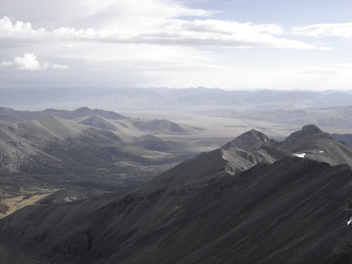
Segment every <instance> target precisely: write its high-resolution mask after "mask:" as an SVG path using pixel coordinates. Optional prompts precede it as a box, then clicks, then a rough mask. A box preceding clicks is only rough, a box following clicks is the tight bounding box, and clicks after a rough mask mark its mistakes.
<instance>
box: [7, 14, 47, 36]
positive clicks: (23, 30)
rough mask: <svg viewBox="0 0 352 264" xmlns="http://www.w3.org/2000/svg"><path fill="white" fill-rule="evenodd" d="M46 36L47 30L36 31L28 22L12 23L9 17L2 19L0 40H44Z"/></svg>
mask: <svg viewBox="0 0 352 264" xmlns="http://www.w3.org/2000/svg"><path fill="white" fill-rule="evenodd" d="M45 35H46V32H45V29H43V28H40V29H38V30H34V29H33V28H32V25H31V24H30V23H28V22H26V23H25V22H22V21H16V22H14V23H13V22H12V21H11V20H10V19H9V18H8V17H6V16H5V17H3V18H2V19H0V38H3V39H8V38H13V39H38V40H40V39H43V38H44V37H45Z"/></svg>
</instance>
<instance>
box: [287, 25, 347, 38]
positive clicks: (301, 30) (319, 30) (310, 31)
mask: <svg viewBox="0 0 352 264" xmlns="http://www.w3.org/2000/svg"><path fill="white" fill-rule="evenodd" d="M292 32H293V34H296V35H303V36H310V37H322V36H328V37H342V38H347V39H349V38H352V22H350V23H339V24H315V25H309V26H305V27H294V28H292Z"/></svg>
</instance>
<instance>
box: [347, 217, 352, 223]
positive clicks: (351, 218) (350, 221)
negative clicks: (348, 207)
mask: <svg viewBox="0 0 352 264" xmlns="http://www.w3.org/2000/svg"><path fill="white" fill-rule="evenodd" d="M351 223H352V216H351V217H350V220H348V221H347V225H350V224H351Z"/></svg>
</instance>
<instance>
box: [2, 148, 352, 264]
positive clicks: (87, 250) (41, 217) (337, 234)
mask: <svg viewBox="0 0 352 264" xmlns="http://www.w3.org/2000/svg"><path fill="white" fill-rule="evenodd" d="M219 157H220V158H221V155H220V153H219V152H218V151H214V152H211V153H208V154H203V155H201V156H199V157H197V158H195V159H193V160H189V161H187V162H185V163H183V164H180V165H179V166H177V167H175V168H174V169H172V170H170V171H168V172H166V173H165V174H163V175H161V176H160V177H158V178H156V179H155V180H153V181H152V182H151V183H149V184H147V185H145V186H143V187H140V188H138V189H135V190H133V191H131V192H129V193H124V194H114V195H109V196H105V197H104V196H103V197H100V198H96V199H93V200H87V201H84V202H79V203H78V202H76V203H69V204H61V205H60V204H58V205H50V206H47V205H42V206H31V207H26V208H24V209H22V210H20V211H18V212H16V213H15V214H13V215H11V216H9V217H7V218H5V219H2V220H0V241H1V248H2V249H3V250H2V251H1V252H3V257H4V258H5V259H11V261H13V263H129V264H132V263H187V264H188V263H212V264H213V263H349V262H348V261H351V260H352V248H351V246H350V245H351V243H352V229H351V227H350V226H349V225H348V224H347V221H348V219H349V217H350V216H352V212H351V211H349V208H347V207H348V205H349V201H350V199H351V188H352V187H351V184H350V183H351V180H352V172H351V170H350V169H349V167H348V166H335V167H331V166H330V165H328V164H326V163H317V162H315V161H311V160H307V159H299V158H285V159H283V160H280V161H278V162H275V163H274V164H271V165H257V166H255V167H253V168H252V169H249V170H247V171H245V172H242V173H239V174H237V175H236V176H235V177H234V176H230V175H228V174H226V173H225V172H224V170H223V169H222V168H221V167H222V166H223V165H224V164H219V162H221V159H219ZM207 162H208V163H207ZM204 164H207V165H206V166H205V167H204V169H203V170H202V171H197V169H200V168H202V165H204ZM192 168H193V171H194V173H193V174H192ZM5 245H6V246H5ZM4 249H6V251H7V254H9V255H6V253H5V251H4ZM24 254H26V258H27V259H26V260H25V261H21V260H20V259H21V257H23V256H25V255H24ZM10 256H11V257H10ZM22 260H23V259H22ZM30 260H31V261H33V262H30Z"/></svg>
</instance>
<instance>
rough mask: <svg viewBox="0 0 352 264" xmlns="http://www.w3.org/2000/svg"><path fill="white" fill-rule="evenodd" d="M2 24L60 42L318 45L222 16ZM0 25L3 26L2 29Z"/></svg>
mask: <svg viewBox="0 0 352 264" xmlns="http://www.w3.org/2000/svg"><path fill="white" fill-rule="evenodd" d="M1 21H2V22H1V23H0V27H2V28H4V29H5V30H4V33H2V34H0V37H2V38H14V39H25V38H28V39H29V40H37V41H43V42H44V41H45V42H48V41H56V42H57V41H59V42H60V41H61V42H70V41H71V42H72V41H80V42H110V43H130V44H157V45H181V46H205V47H230V48H284V49H315V48H318V47H316V46H315V45H312V44H306V43H304V42H300V41H296V40H290V39H286V38H278V37H275V36H274V35H278V34H283V33H284V31H283V29H282V28H281V26H280V25H277V24H260V25H255V24H252V23H238V22H233V21H221V20H213V19H206V20H181V19H169V20H167V21H163V23H161V24H159V25H157V26H155V27H154V28H152V29H148V30H142V31H131V30H129V29H126V30H95V29H92V28H88V29H75V28H70V27H60V28H58V29H54V30H52V31H50V32H49V31H46V30H45V29H43V28H41V29H38V30H34V29H33V28H32V26H31V24H30V23H28V22H27V23H24V22H22V21H17V22H14V23H12V22H11V21H10V20H9V19H8V18H7V17H4V18H3V19H2V20H1ZM2 28H0V30H1V29H2Z"/></svg>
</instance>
